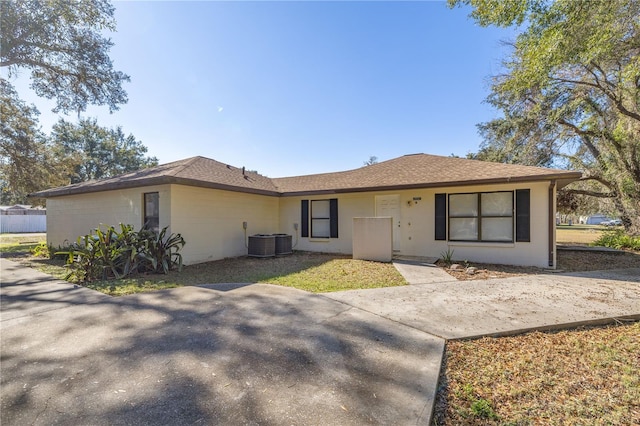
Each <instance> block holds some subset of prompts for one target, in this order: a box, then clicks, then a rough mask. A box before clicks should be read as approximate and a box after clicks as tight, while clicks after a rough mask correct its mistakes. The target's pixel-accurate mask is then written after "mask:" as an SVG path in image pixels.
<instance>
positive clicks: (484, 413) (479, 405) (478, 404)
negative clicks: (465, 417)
mask: <svg viewBox="0 0 640 426" xmlns="http://www.w3.org/2000/svg"><path fill="white" fill-rule="evenodd" d="M471 413H472V414H473V415H474V416H476V417H479V418H481V419H489V420H497V419H498V416H497V415H496V413H495V411H493V407H492V406H491V403H490V402H489V401H487V400H486V399H483V398H480V399H476V400H475V401H473V402H472V403H471Z"/></svg>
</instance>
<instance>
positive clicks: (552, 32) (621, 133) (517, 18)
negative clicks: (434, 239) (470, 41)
mask: <svg viewBox="0 0 640 426" xmlns="http://www.w3.org/2000/svg"><path fill="white" fill-rule="evenodd" d="M449 4H450V5H451V6H455V5H470V6H471V7H472V13H471V16H472V17H473V18H474V19H476V20H477V22H478V23H479V24H480V25H484V26H487V25H496V26H503V27H504V26H511V25H520V28H521V29H522V32H521V33H520V34H519V35H518V37H517V39H516V41H515V43H513V45H512V52H511V54H510V55H509V56H508V57H507V58H506V59H505V61H504V68H505V73H504V74H502V75H499V76H495V77H494V78H493V82H492V88H491V89H492V91H491V94H490V96H489V98H488V99H487V101H488V102H489V103H490V104H491V105H493V106H495V107H496V108H497V109H499V110H500V111H501V112H502V117H500V118H498V119H495V120H492V121H490V122H488V123H482V124H480V125H479V130H480V133H481V135H483V137H484V143H483V145H482V146H481V149H480V152H478V153H477V154H474V155H473V156H474V157H475V158H481V159H487V160H493V161H503V162H518V163H525V164H533V165H541V166H562V167H570V168H573V169H577V170H581V171H583V172H584V175H585V177H584V179H583V180H582V181H581V182H579V183H578V184H575V185H573V186H572V187H569V189H568V190H567V192H568V194H570V195H580V196H584V195H587V196H595V197H598V198H601V199H609V200H611V201H612V202H613V205H614V206H615V209H616V210H617V213H618V214H619V215H620V217H621V219H622V221H623V223H624V225H625V228H626V229H627V231H630V232H631V233H634V234H638V233H640V31H639V30H640V0H606V1H605V0H602V1H598V0H557V1H542V0H530V1H518V0H510V1H502V0H449Z"/></svg>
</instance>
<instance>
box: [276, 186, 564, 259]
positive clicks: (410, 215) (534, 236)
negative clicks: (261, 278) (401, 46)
mask: <svg viewBox="0 0 640 426" xmlns="http://www.w3.org/2000/svg"><path fill="white" fill-rule="evenodd" d="M516 189H530V190H531V242H526V243H467V242H465V243H463V242H449V241H436V240H435V205H434V199H435V194H436V193H449V194H451V193H463V192H489V191H513V190H516ZM548 189H549V182H538V183H523V184H504V185H482V186H465V187H448V188H438V189H416V190H402V191H381V192H370V193H351V194H332V195H324V196H301V197H283V198H282V199H281V201H280V232H287V233H291V232H292V230H293V224H294V223H299V222H300V200H302V199H308V200H314V199H315V200H317V199H328V198H337V199H338V216H339V221H338V231H339V233H338V234H339V238H326V239H319V238H315V239H314V238H297V244H296V247H295V248H296V249H297V250H309V251H322V252H336V253H352V241H351V235H352V233H353V229H352V226H353V220H352V219H353V218H354V217H367V216H375V197H376V196H377V195H391V194H398V195H400V226H399V227H397V226H394V231H397V232H400V237H399V242H400V244H399V247H398V251H397V252H396V254H400V255H407V256H430V257H440V254H441V253H442V252H445V251H447V250H448V249H451V250H453V251H454V258H455V259H458V260H469V261H475V262H488V263H503V264H514V265H530V266H539V267H548V210H547V205H548ZM414 198H420V199H419V200H417V201H414ZM552 224H553V222H552ZM298 235H299V231H298ZM294 243H296V237H294ZM554 263H555V262H554Z"/></svg>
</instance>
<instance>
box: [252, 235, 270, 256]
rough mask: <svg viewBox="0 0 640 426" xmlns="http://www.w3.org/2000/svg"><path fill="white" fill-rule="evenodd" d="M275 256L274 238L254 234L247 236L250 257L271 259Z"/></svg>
mask: <svg viewBox="0 0 640 426" xmlns="http://www.w3.org/2000/svg"><path fill="white" fill-rule="evenodd" d="M275 255H276V237H275V236H273V235H264V234H256V235H250V236H249V256H250V257H273V256H275Z"/></svg>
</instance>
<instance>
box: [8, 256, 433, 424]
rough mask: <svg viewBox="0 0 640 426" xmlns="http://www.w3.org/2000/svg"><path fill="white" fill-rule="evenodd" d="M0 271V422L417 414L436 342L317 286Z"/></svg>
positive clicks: (341, 420) (348, 418) (416, 420)
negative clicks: (135, 283) (83, 282)
mask: <svg viewBox="0 0 640 426" xmlns="http://www.w3.org/2000/svg"><path fill="white" fill-rule="evenodd" d="M0 270H1V283H2V287H1V294H0V300H1V308H2V316H1V320H2V321H1V322H0V324H1V327H2V330H1V331H2V332H1V340H0V343H1V358H2V377H1V378H0V386H1V388H2V393H1V395H0V404H1V405H0V423H1V424H2V425H23V424H30V425H48V424H60V423H62V424H92V425H118V424H127V425H149V424H172V425H182V424H185V425H186V424H189V425H191V424H255V425H257V424H266V425H269V424H272V425H276V424H298V425H303V424H340V425H362V424H412V425H413V424H424V425H428V424H429V422H430V418H431V414H432V410H433V403H434V397H435V394H436V389H437V381H438V375H439V370H440V363H441V357H442V354H443V350H444V340H443V339H440V338H437V337H434V336H431V335H429V334H426V333H423V332H421V331H419V330H416V329H414V328H411V327H407V326H404V325H402V324H399V323H397V322H394V321H390V320H387V319H385V318H382V317H380V316H377V315H373V314H371V313H368V312H365V311H363V310H360V309H355V308H352V307H350V306H348V305H345V304H343V303H339V302H336V301H333V300H331V299H328V298H326V297H324V296H322V295H314V294H309V293H306V292H303V291H299V290H295V289H291V288H286V287H279V286H271V285H251V284H247V285H237V284H235V285H212V286H206V287H183V288H177V289H172V290H166V291H157V292H153V293H146V294H140V295H132V296H125V297H118V298H112V297H109V296H104V295H102V294H100V293H96V292H93V291H91V290H87V289H85V288H80V287H74V286H73V285H69V284H66V283H62V282H59V281H56V280H53V279H51V277H49V276H47V275H44V274H41V273H38V272H36V271H34V270H31V269H28V268H24V267H21V266H19V265H18V264H15V263H13V262H9V261H7V260H5V259H0Z"/></svg>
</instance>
